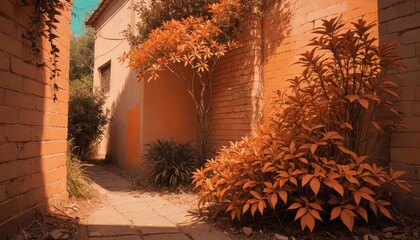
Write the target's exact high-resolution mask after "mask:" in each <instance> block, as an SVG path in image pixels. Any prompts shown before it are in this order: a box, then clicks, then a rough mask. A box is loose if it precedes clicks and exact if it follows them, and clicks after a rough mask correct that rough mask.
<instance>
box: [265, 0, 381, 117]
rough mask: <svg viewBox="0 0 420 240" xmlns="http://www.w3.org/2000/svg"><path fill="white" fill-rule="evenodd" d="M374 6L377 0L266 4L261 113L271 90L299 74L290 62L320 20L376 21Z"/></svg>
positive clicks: (281, 87)
mask: <svg viewBox="0 0 420 240" xmlns="http://www.w3.org/2000/svg"><path fill="white" fill-rule="evenodd" d="M377 9H378V8H377V0H315V1H314V0H298V1H290V0H280V1H276V3H275V4H271V5H270V6H267V7H266V9H265V12H264V14H265V16H266V17H265V18H264V21H263V22H264V24H263V32H264V67H263V68H264V88H265V91H264V93H265V94H264V102H265V106H264V113H265V116H267V114H268V113H269V110H270V103H271V102H272V99H273V97H275V96H276V95H275V94H274V92H276V91H277V90H284V89H285V88H286V87H287V86H288V82H286V80H287V79H290V78H293V77H294V76H297V75H299V74H300V73H301V67H300V66H299V65H293V64H294V63H295V62H296V61H298V60H299V55H300V54H301V53H303V52H304V51H306V49H307V48H306V45H307V44H308V42H309V41H310V39H312V38H313V37H314V35H312V30H313V29H314V28H315V27H318V26H320V25H321V23H322V21H321V19H325V18H326V19H331V18H333V17H338V16H342V18H343V20H344V21H345V22H349V21H354V20H356V19H358V18H363V19H365V20H367V21H369V22H371V21H376V20H377ZM375 31H377V30H375Z"/></svg>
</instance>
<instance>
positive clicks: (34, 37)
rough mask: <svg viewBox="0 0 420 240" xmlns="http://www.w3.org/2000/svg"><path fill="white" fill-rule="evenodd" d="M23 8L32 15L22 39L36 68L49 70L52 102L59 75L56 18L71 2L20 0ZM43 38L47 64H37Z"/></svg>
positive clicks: (70, 0)
mask: <svg viewBox="0 0 420 240" xmlns="http://www.w3.org/2000/svg"><path fill="white" fill-rule="evenodd" d="M20 1H21V2H22V3H23V5H24V6H28V7H31V8H32V9H33V10H32V14H31V16H30V18H31V24H30V26H29V28H28V30H27V32H26V34H24V36H23V37H24V38H26V39H28V40H29V41H30V42H31V50H32V52H33V53H34V55H35V63H36V66H37V67H38V68H42V67H47V68H48V69H49V70H50V76H49V81H50V86H51V89H52V95H53V100H54V101H56V100H57V91H58V90H59V86H58V84H57V81H56V78H57V77H58V76H59V75H60V74H59V72H60V69H58V68H57V62H58V58H59V52H60V49H59V48H58V47H57V44H56V41H55V39H56V38H58V35H56V34H55V33H54V31H55V30H56V29H57V24H58V23H59V21H58V19H57V18H58V16H60V15H61V12H62V11H63V10H65V9H66V8H67V7H70V6H71V2H72V0H48V1H46V0H20ZM42 38H45V39H46V40H47V41H48V45H49V57H50V62H49V64H47V63H45V62H39V59H38V57H39V54H40V53H41V51H42V50H41V49H42V46H41V45H40V43H41V39H42Z"/></svg>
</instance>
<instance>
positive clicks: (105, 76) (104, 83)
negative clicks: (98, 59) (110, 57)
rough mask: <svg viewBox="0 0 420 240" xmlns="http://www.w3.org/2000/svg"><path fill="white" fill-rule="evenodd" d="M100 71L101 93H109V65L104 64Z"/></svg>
mask: <svg viewBox="0 0 420 240" xmlns="http://www.w3.org/2000/svg"><path fill="white" fill-rule="evenodd" d="M100 71H101V91H102V92H103V93H109V88H110V82H111V63H107V64H105V65H104V66H103V67H101V68H100Z"/></svg>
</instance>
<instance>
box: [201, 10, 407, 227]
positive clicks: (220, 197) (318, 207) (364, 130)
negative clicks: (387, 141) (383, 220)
mask: <svg viewBox="0 0 420 240" xmlns="http://www.w3.org/2000/svg"><path fill="white" fill-rule="evenodd" d="M352 25H353V28H351V29H349V30H348V31H344V30H343V27H344V24H342V22H341V21H340V20H339V19H336V18H334V19H332V20H330V21H327V20H324V21H323V26H322V27H320V28H318V29H316V30H315V31H314V33H315V34H317V35H318V37H316V38H314V39H313V40H312V41H311V43H310V46H314V48H313V50H311V51H309V52H306V53H304V54H302V57H301V58H300V61H299V64H301V65H302V66H303V67H304V70H303V73H302V75H301V76H299V77H296V78H294V79H292V80H289V81H290V83H291V86H290V90H289V92H287V93H284V94H280V93H279V96H278V99H277V101H275V103H274V104H273V111H272V115H271V117H270V119H269V120H268V121H267V123H265V124H264V125H261V126H258V127H257V128H256V129H255V130H254V133H253V135H252V136H249V137H247V138H244V139H243V140H242V141H240V142H237V143H234V144H232V145H231V146H230V147H228V148H224V149H222V150H221V152H220V153H219V154H218V156H217V157H216V158H215V159H212V160H210V161H208V162H207V163H206V164H205V166H204V168H202V169H200V170H197V171H196V172H194V176H193V178H194V180H193V182H194V183H195V186H196V187H198V188H199V189H200V200H199V205H204V204H205V203H207V202H218V203H221V204H222V205H224V206H225V208H226V211H227V212H230V213H231V217H232V219H235V218H237V219H240V218H241V216H242V215H244V214H249V213H250V214H251V215H252V216H254V215H255V213H257V212H258V213H259V214H261V215H264V214H267V213H270V212H273V211H278V210H283V211H286V212H290V211H292V212H295V220H300V223H301V228H302V230H304V229H305V228H306V227H307V228H308V229H309V230H310V231H313V229H314V227H315V225H316V222H317V221H318V222H326V221H330V220H333V219H336V218H339V219H340V220H341V221H342V222H343V223H344V224H345V225H346V226H347V228H348V229H349V230H350V231H351V230H352V229H353V225H354V221H355V219H356V218H359V217H361V218H362V219H364V220H365V221H366V222H367V221H368V220H369V216H370V215H372V214H375V215H379V214H382V215H384V216H385V217H387V218H391V219H392V215H391V213H390V212H389V210H388V207H389V206H390V205H391V203H390V202H388V201H387V199H388V197H389V193H390V192H391V191H390V190H392V189H399V188H402V189H405V190H407V191H410V185H409V184H408V183H407V181H404V180H400V179H399V177H400V176H401V175H403V174H404V172H401V171H393V170H392V169H388V168H385V167H381V166H377V165H376V164H375V163H373V164H372V163H369V162H372V161H374V160H375V159H374V158H373V157H372V156H371V150H370V149H369V147H368V146H370V147H371V148H372V147H373V146H374V143H375V140H376V138H377V136H378V135H379V134H380V133H381V132H383V131H384V130H387V129H392V128H393V127H396V126H397V125H398V123H397V122H395V121H392V120H389V119H385V120H379V119H376V117H375V116H376V115H375V114H376V113H377V110H378V109H381V108H383V109H386V110H389V111H390V112H393V113H395V114H398V112H397V111H396V110H395V109H394V108H393V106H392V102H390V101H389V100H388V99H389V97H390V96H397V94H396V93H395V92H394V91H393V90H392V88H393V87H395V86H396V85H395V84H394V83H393V82H392V81H391V80H390V77H391V76H393V75H394V74H395V73H396V72H397V71H396V70H398V69H399V68H400V67H401V63H400V61H399V60H397V59H396V55H395V53H394V52H393V50H394V49H395V47H396V44H395V43H391V44H384V45H381V46H379V47H377V46H375V43H376V41H377V39H375V38H373V37H371V35H370V34H369V30H370V29H371V28H372V27H373V25H372V24H366V22H365V21H363V20H359V21H357V22H354V23H352Z"/></svg>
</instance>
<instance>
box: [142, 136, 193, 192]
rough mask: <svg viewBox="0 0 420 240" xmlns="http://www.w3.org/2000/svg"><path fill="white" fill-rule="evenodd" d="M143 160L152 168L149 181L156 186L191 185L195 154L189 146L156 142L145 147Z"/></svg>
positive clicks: (187, 144)
mask: <svg viewBox="0 0 420 240" xmlns="http://www.w3.org/2000/svg"><path fill="white" fill-rule="evenodd" d="M146 146H147V147H148V149H147V150H146V153H145V154H144V159H145V160H146V161H147V162H149V163H150V164H151V166H152V169H151V173H150V177H149V180H150V181H151V182H153V183H154V184H155V185H158V186H167V187H176V186H178V185H187V184H190V183H191V181H190V180H191V173H192V172H193V171H194V169H195V167H196V163H197V154H196V152H195V150H194V148H193V147H192V146H191V144H189V143H186V144H181V143H176V142H175V141H173V140H171V141H168V140H156V141H154V142H152V143H149V144H147V145H146Z"/></svg>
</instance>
